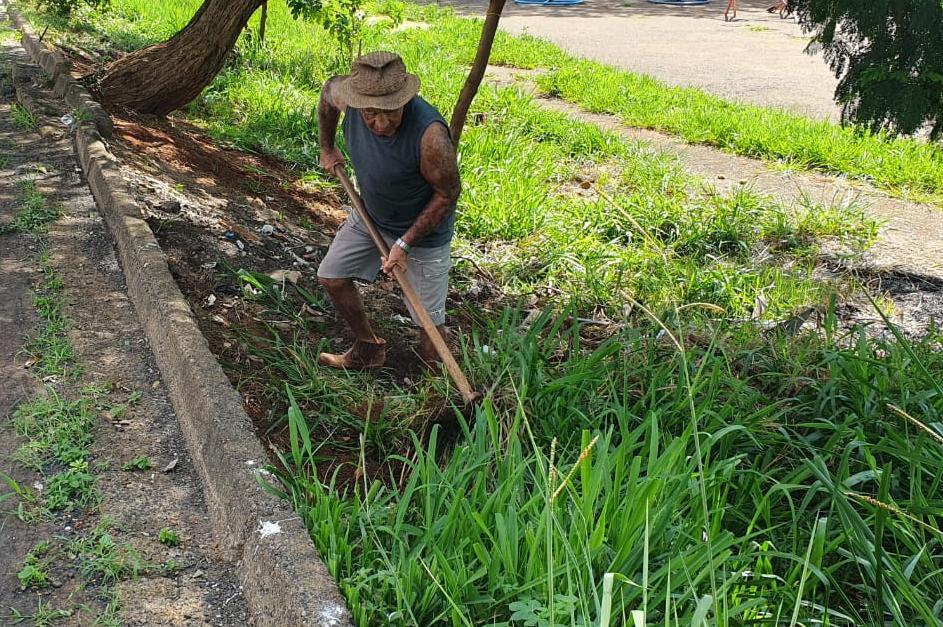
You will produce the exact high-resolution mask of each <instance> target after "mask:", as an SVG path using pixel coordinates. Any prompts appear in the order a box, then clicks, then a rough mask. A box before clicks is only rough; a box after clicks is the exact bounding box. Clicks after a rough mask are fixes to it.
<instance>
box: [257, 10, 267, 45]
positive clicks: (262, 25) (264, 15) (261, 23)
mask: <svg viewBox="0 0 943 627" xmlns="http://www.w3.org/2000/svg"><path fill="white" fill-rule="evenodd" d="M267 21H268V0H264V1H263V2H262V15H260V16H259V44H260V45H261V44H263V43H265V22H267Z"/></svg>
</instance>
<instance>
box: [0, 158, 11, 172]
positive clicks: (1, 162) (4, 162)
mask: <svg viewBox="0 0 943 627" xmlns="http://www.w3.org/2000/svg"><path fill="white" fill-rule="evenodd" d="M9 165H10V157H8V156H6V155H0V170H5V169H6V168H7V166H9Z"/></svg>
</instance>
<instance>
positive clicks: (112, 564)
mask: <svg viewBox="0 0 943 627" xmlns="http://www.w3.org/2000/svg"><path fill="white" fill-rule="evenodd" d="M110 530H111V524H110V523H109V522H108V521H107V520H102V521H101V522H100V523H99V525H98V527H96V528H95V530H94V531H92V532H91V533H89V534H86V535H85V536H83V537H81V538H79V539H77V540H75V541H73V542H71V543H70V544H69V552H70V553H72V554H73V555H75V556H76V559H77V560H78V563H79V569H80V571H81V573H82V577H83V578H84V579H85V580H86V581H87V582H90V583H97V584H100V585H104V586H111V585H113V584H115V583H117V582H119V581H121V580H123V579H127V578H129V577H130V578H137V577H138V575H140V574H141V573H143V572H144V571H146V570H147V569H149V568H152V567H151V566H150V565H149V564H147V562H145V561H144V559H143V558H141V556H140V554H139V553H138V552H137V550H136V549H135V548H134V547H132V546H131V545H130V544H127V543H120V542H116V541H115V539H114V538H113V537H112V535H111V534H110V533H109V531H110Z"/></svg>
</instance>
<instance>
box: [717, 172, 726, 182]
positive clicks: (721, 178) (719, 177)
mask: <svg viewBox="0 0 943 627" xmlns="http://www.w3.org/2000/svg"><path fill="white" fill-rule="evenodd" d="M725 178H727V177H726V176H724V175H723V174H718V175H717V179H718V180H721V181H723V180H724V179H725Z"/></svg>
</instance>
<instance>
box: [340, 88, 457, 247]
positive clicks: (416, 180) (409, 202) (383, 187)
mask: <svg viewBox="0 0 943 627" xmlns="http://www.w3.org/2000/svg"><path fill="white" fill-rule="evenodd" d="M436 122H439V123H441V124H443V125H444V126H445V127H446V128H448V125H447V124H446V123H445V119H444V118H443V117H442V115H441V114H440V113H439V112H438V111H436V109H435V107H433V106H432V105H430V104H429V103H428V102H426V101H425V100H423V99H422V98H421V97H419V96H414V97H413V99H412V100H410V101H409V102H408V103H406V106H405V107H404V109H403V121H402V122H401V123H400V126H399V128H398V129H396V133H395V134H394V135H393V136H392V137H380V136H378V135H375V134H374V133H373V131H371V130H370V128H369V127H368V126H367V125H366V124H365V123H364V121H363V118H362V117H361V116H360V110H359V109H355V108H354V107H347V111H346V112H345V115H344V122H343V129H344V143H345V144H346V145H347V152H348V154H349V155H350V161H351V163H352V164H353V166H354V172H356V174H357V182H358V183H359V184H360V194H361V196H362V197H363V202H364V205H365V206H366V208H367V213H368V214H370V217H371V218H373V221H374V222H375V223H376V225H377V227H379V228H380V229H381V230H382V231H385V232H386V233H388V234H390V235H392V236H393V237H401V236H402V235H403V234H404V233H406V231H408V230H409V227H410V226H412V224H413V222H415V221H416V216H418V215H419V213H420V212H421V211H422V210H423V209H425V207H426V205H427V204H428V203H429V200H430V199H431V198H432V195H433V193H434V190H433V189H432V186H431V185H429V183H428V182H427V181H426V179H425V178H423V176H422V172H421V170H420V161H419V149H420V144H421V143H422V135H423V133H425V131H426V129H427V128H428V127H429V125H430V124H434V123H436ZM454 232H455V207H454V206H453V207H452V211H451V212H449V215H448V216H446V218H445V219H443V220H442V222H441V223H440V224H439V225H438V226H437V227H436V228H435V229H433V230H432V231H431V232H429V233H427V234H426V235H425V237H423V238H422V239H421V240H420V241H418V242H415V245H416V246H418V247H422V248H434V247H438V246H443V245H445V244H447V243H449V242H450V241H451V240H452V235H453V234H454Z"/></svg>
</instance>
